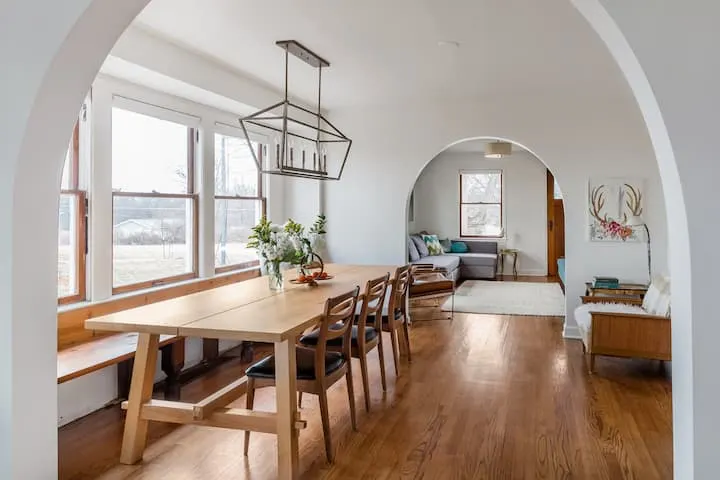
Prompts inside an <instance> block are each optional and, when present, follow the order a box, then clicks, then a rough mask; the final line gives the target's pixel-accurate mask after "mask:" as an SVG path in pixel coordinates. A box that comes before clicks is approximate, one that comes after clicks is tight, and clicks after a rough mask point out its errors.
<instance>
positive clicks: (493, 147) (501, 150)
mask: <svg viewBox="0 0 720 480" xmlns="http://www.w3.org/2000/svg"><path fill="white" fill-rule="evenodd" d="M510 155H512V144H511V143H509V142H501V141H496V142H489V143H486V144H485V158H503V157H508V156H510Z"/></svg>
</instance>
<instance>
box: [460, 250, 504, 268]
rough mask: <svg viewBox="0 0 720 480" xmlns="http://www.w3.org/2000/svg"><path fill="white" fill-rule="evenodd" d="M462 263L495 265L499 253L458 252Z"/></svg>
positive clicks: (485, 265) (483, 265)
mask: <svg viewBox="0 0 720 480" xmlns="http://www.w3.org/2000/svg"><path fill="white" fill-rule="evenodd" d="M457 257H458V259H459V260H460V263H461V264H463V265H467V266H480V267H494V266H495V263H496V262H497V255H496V254H494V253H458V254H457Z"/></svg>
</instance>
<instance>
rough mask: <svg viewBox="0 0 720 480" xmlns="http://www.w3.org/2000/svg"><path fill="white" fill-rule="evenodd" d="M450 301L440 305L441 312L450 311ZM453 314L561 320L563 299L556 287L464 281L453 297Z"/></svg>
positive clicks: (563, 312) (522, 283)
mask: <svg viewBox="0 0 720 480" xmlns="http://www.w3.org/2000/svg"><path fill="white" fill-rule="evenodd" d="M451 301H452V299H448V300H447V301H446V302H445V303H444V304H443V306H442V309H443V310H444V311H450V308H451V303H450V302H451ZM455 311H456V312H465V313H495V314H502V315H538V316H548V317H550V316H552V317H555V316H558V317H561V316H564V315H565V295H563V292H562V290H561V289H560V285H558V284H557V283H530V282H486V281H482V280H467V281H465V282H463V284H462V285H461V286H460V288H458V289H457V292H456V293H455Z"/></svg>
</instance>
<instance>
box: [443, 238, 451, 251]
mask: <svg viewBox="0 0 720 480" xmlns="http://www.w3.org/2000/svg"><path fill="white" fill-rule="evenodd" d="M440 245H442V247H443V251H444V252H445V253H450V252H451V251H452V242H451V241H450V240H449V239H447V238H443V239H440Z"/></svg>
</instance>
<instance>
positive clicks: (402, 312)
mask: <svg viewBox="0 0 720 480" xmlns="http://www.w3.org/2000/svg"><path fill="white" fill-rule="evenodd" d="M410 273H411V272H410V265H405V266H402V267H398V268H397V269H396V270H395V276H394V277H393V280H392V282H391V285H390V296H389V298H388V300H386V301H385V305H384V307H383V312H382V322H381V327H380V328H381V329H382V331H385V332H389V333H390V342H391V343H392V350H393V361H394V363H395V375H398V374H399V364H400V338H399V337H400V336H402V337H403V340H402V341H403V343H404V345H405V351H406V353H407V357H408V362H411V361H412V354H411V352H410V332H409V330H408V315H407V304H408V297H407V295H408V288H409V285H410V280H411V274H410ZM379 351H380V350H378V352H379Z"/></svg>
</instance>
